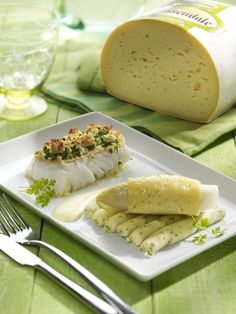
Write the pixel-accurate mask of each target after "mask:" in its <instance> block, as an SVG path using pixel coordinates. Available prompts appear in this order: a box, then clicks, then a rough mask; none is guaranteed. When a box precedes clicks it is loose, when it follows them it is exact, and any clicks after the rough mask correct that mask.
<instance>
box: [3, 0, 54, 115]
mask: <svg viewBox="0 0 236 314" xmlns="http://www.w3.org/2000/svg"><path fill="white" fill-rule="evenodd" d="M59 24H60V20H59V16H58V14H57V12H55V11H54V10H53V9H51V8H50V7H47V6H42V5H40V4H39V3H38V4H37V3H33V2H32V3H27V6H26V5H23V3H20V2H12V1H5V2H0V118H3V119H6V120H10V121H20V120H27V119H31V118H33V117H36V116H38V115H41V114H42V113H44V112H45V111H46V110H47V103H46V102H45V100H44V99H42V98H41V97H39V96H36V95H35V94H36V93H37V92H38V91H39V89H40V87H41V86H42V84H43V83H44V81H45V80H46V78H47V76H48V74H49V70H50V68H51V65H52V63H53V60H54V56H55V53H56V45H57V39H58V30H59Z"/></svg>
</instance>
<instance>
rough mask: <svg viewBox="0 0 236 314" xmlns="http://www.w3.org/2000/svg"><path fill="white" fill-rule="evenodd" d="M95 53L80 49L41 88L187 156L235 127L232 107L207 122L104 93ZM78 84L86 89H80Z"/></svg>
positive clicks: (64, 102) (78, 108)
mask: <svg viewBox="0 0 236 314" xmlns="http://www.w3.org/2000/svg"><path fill="white" fill-rule="evenodd" d="M78 54H79V52H78ZM98 56H99V52H98V50H96V49H95V48H93V49H92V52H91V51H89V50H88V51H86V53H84V52H83V56H82V57H80V58H79V65H78V66H77V67H76V69H75V70H70V71H68V72H65V71H63V72H61V73H56V74H53V75H51V76H50V77H49V79H48V81H47V82H46V84H45V85H44V87H43V92H44V93H46V94H47V95H48V96H50V97H53V98H54V99H57V100H59V101H60V102H61V105H62V106H65V107H67V108H70V109H71V110H75V111H78V112H80V113H86V112H92V111H99V112H102V113H105V114H107V115H108V116H111V117H113V118H115V119H117V120H119V121H121V122H123V123H125V124H127V125H129V126H131V127H133V128H135V129H137V130H139V131H141V132H143V133H146V134H149V135H151V136H153V137H154V138H156V139H159V140H161V141H163V142H165V143H167V144H169V145H171V146H173V147H175V148H178V149H179V150H181V151H183V152H184V153H185V154H187V155H190V156H191V155H194V154H196V153H198V152H200V151H201V150H203V149H204V148H205V147H207V146H208V145H209V144H211V143H213V142H214V141H215V140H216V139H217V138H219V137H220V136H221V135H223V134H225V133H227V132H230V131H232V130H234V129H236V108H233V109H231V110H230V111H228V112H227V113H225V114H224V115H222V116H220V117H219V118H217V119H216V120H214V121H212V122H211V123H209V124H200V123H194V122H189V121H185V120H182V119H178V118H175V117H171V116H167V115H165V114H161V113H159V112H155V111H152V110H148V109H144V108H141V107H139V106H136V105H133V104H130V103H127V102H125V101H121V100H119V99H116V98H114V97H112V96H110V95H108V94H106V93H104V86H103V84H102V81H101V79H100V73H99V65H98V60H99V59H98ZM78 85H79V86H80V87H82V88H84V89H85V90H87V91H82V90H81V89H79V88H78ZM89 90H90V91H89ZM92 90H93V91H92ZM94 91H97V92H98V91H99V92H101V93H97V92H94Z"/></svg>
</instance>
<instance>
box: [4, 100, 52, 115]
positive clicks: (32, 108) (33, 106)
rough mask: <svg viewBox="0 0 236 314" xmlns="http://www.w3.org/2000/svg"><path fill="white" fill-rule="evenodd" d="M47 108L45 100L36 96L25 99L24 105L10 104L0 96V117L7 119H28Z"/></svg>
mask: <svg viewBox="0 0 236 314" xmlns="http://www.w3.org/2000/svg"><path fill="white" fill-rule="evenodd" d="M47 108H48V105H47V103H46V101H45V100H44V99H42V98H40V97H38V96H31V97H30V98H29V99H27V104H26V106H23V107H22V106H20V107H19V108H17V106H14V107H13V106H12V104H8V101H7V99H6V98H5V97H4V96H1V97H0V118H2V119H4V120H8V121H23V120H30V119H33V118H35V117H38V116H40V115H41V114H43V113H44V112H45V111H46V110H47Z"/></svg>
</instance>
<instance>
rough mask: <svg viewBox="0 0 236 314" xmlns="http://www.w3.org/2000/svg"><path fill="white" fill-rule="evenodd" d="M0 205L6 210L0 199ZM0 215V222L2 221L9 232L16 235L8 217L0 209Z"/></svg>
mask: <svg viewBox="0 0 236 314" xmlns="http://www.w3.org/2000/svg"><path fill="white" fill-rule="evenodd" d="M0 204H1V205H2V207H3V208H4V209H5V210H6V206H5V205H4V203H3V201H2V200H1V198H0ZM0 215H1V216H2V220H3V221H4V224H5V226H7V227H8V228H9V229H10V230H11V232H12V233H16V230H15V228H14V226H13V224H12V222H11V221H10V220H9V218H8V216H7V215H6V214H5V213H4V211H3V210H2V209H1V208H0Z"/></svg>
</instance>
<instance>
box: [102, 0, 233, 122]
mask: <svg viewBox="0 0 236 314" xmlns="http://www.w3.org/2000/svg"><path fill="white" fill-rule="evenodd" d="M207 3H208V4H207ZM235 16H236V7H233V6H228V5H222V4H217V3H215V2H207V1H204V3H203V2H202V4H201V2H200V1H198V2H197V3H196V4H194V3H178V4H172V5H170V6H167V7H165V8H162V9H161V10H157V12H154V13H152V14H149V15H146V16H143V17H141V18H139V19H136V20H131V21H128V22H126V23H124V24H122V25H121V26H119V27H118V28H116V29H115V30H114V31H113V32H112V33H111V35H110V36H109V38H108V40H107V41H106V43H105V46H104V48H103V51H102V55H101V74H102V79H103V81H104V84H105V87H106V90H107V91H108V93H110V94H111V95H113V96H115V97H117V98H120V99H123V100H125V101H128V102H131V103H134V104H137V105H139V106H142V107H146V108H150V109H153V110H158V111H161V112H163V113H166V114H169V115H173V116H177V117H180V118H183V119H187V120H191V121H196V122H203V123H206V122H209V121H211V120H212V119H214V118H216V117H217V116H219V115H220V114H222V113H223V112H225V111H226V110H227V109H229V108H230V107H232V106H233V105H234V104H235V102H236V88H235V86H236V70H235V68H236V36H235V29H236V18H235Z"/></svg>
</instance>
